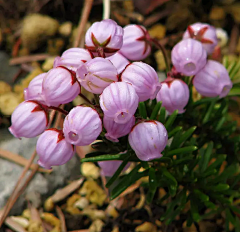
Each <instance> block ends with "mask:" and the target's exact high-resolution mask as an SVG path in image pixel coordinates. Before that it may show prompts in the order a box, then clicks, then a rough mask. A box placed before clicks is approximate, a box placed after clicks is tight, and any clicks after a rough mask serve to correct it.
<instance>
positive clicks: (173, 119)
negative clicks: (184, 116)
mask: <svg viewBox="0 0 240 232" xmlns="http://www.w3.org/2000/svg"><path fill="white" fill-rule="evenodd" d="M177 115H178V110H175V111H174V112H173V113H172V114H171V115H170V116H169V118H168V120H167V122H166V124H165V127H166V129H167V131H169V129H170V127H171V126H172V124H173V123H174V121H175V119H176V117H177Z"/></svg>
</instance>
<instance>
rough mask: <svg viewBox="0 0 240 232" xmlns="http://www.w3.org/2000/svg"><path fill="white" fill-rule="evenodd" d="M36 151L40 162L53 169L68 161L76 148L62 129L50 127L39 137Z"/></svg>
mask: <svg viewBox="0 0 240 232" xmlns="http://www.w3.org/2000/svg"><path fill="white" fill-rule="evenodd" d="M36 151H37V154H38V156H39V160H38V164H39V165H40V166H42V167H44V168H46V169H51V168H52V166H60V165H63V164H65V163H67V162H68V161H69V160H70V159H71V158H72V157H73V155H74V153H75V148H74V146H73V145H71V144H70V143H68V142H67V141H66V140H65V138H64V135H63V132H62V131H61V130H57V129H48V130H46V131H45V132H44V133H43V134H41V135H40V137H39V138H38V141H37V145H36Z"/></svg>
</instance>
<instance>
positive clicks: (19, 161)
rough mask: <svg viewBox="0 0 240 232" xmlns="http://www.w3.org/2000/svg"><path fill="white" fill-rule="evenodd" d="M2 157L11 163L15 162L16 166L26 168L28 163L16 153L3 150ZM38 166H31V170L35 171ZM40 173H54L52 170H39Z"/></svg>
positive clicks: (0, 152)
mask: <svg viewBox="0 0 240 232" xmlns="http://www.w3.org/2000/svg"><path fill="white" fill-rule="evenodd" d="M0 157H2V158H5V159H8V160H10V161H13V162H15V163H16V164H19V165H21V166H26V165H27V162H28V159H25V158H24V157H22V156H20V155H17V154H14V153H12V152H10V151H5V150H2V149H0ZM36 166H38V165H37V164H31V166H30V169H32V170H33V169H34V168H35V167H36ZM38 171H39V172H43V173H51V172H52V170H46V169H43V168H39V169H38Z"/></svg>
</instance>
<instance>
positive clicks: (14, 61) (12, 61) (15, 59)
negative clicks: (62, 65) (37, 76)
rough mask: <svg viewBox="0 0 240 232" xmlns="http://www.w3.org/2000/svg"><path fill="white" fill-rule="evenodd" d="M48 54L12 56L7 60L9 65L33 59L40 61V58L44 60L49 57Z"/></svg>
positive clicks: (32, 60)
mask: <svg viewBox="0 0 240 232" xmlns="http://www.w3.org/2000/svg"><path fill="white" fill-rule="evenodd" d="M49 57H50V55H49V54H36V55H30V56H21V57H16V58H12V59H10V60H9V64H10V65H16V64H23V63H30V62H34V61H40V60H46V59H47V58H49Z"/></svg>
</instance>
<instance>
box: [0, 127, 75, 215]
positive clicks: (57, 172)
mask: <svg viewBox="0 0 240 232" xmlns="http://www.w3.org/2000/svg"><path fill="white" fill-rule="evenodd" d="M0 134H1V136H0V148H1V149H4V150H8V151H11V152H13V153H16V154H18V155H21V156H23V157H25V158H27V159H29V158H30V156H31V154H32V152H33V151H34V149H35V145H36V141H37V138H32V139H26V138H23V139H21V140H19V139H16V138H13V136H11V135H10V134H9V132H8V131H7V130H0ZM36 160H37V159H36ZM36 160H35V162H36ZM22 171H23V167H21V166H19V165H18V164H15V163H14V162H10V161H8V160H6V159H2V158H0V208H1V207H3V206H4V205H5V203H6V201H7V199H8V198H9V196H10V195H11V193H12V191H13V189H14V186H15V184H16V182H17V180H18V178H19V176H20V175H21V173H22ZM28 174H29V173H28ZM79 175H80V162H79V159H78V157H77V156H74V157H73V158H72V159H71V160H70V161H69V162H68V163H67V164H65V165H62V166H59V167H54V168H53V171H52V173H50V174H45V173H44V174H43V173H39V172H38V173H37V174H36V175H35V176H34V178H33V179H32V181H31V182H30V184H29V185H28V187H27V189H26V191H25V193H24V194H23V195H22V196H21V197H20V199H19V200H18V201H17V203H16V204H15V206H14V208H13V209H12V211H11V213H12V214H17V213H20V212H21V211H22V209H23V206H24V203H26V201H25V199H26V198H27V199H28V200H30V201H31V202H32V203H33V204H34V206H36V207H38V206H40V204H41V203H42V201H43V200H44V199H45V198H46V197H48V196H50V195H51V194H53V193H54V191H55V190H56V189H57V188H59V187H62V186H64V185H65V184H66V183H67V181H68V180H70V179H74V178H76V177H77V176H79Z"/></svg>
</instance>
